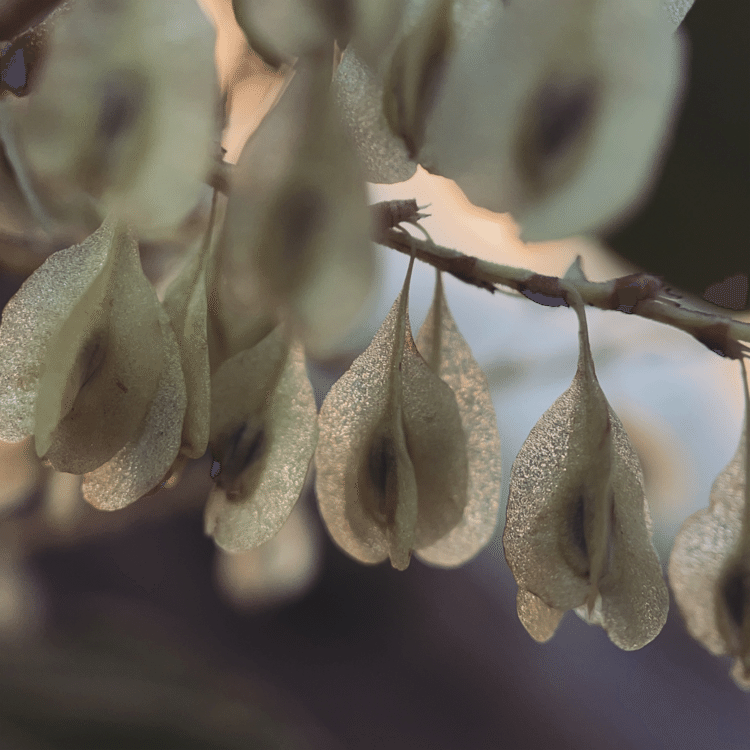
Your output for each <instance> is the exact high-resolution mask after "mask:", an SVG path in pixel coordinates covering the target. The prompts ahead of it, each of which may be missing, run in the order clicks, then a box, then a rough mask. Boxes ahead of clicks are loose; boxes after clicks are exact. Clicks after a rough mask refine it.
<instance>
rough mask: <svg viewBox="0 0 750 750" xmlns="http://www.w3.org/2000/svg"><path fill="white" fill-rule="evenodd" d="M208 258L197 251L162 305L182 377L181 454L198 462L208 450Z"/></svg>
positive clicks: (209, 387) (201, 250)
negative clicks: (184, 398) (184, 403)
mask: <svg viewBox="0 0 750 750" xmlns="http://www.w3.org/2000/svg"><path fill="white" fill-rule="evenodd" d="M208 258H209V254H208V247H206V246H203V247H200V248H198V249H197V251H196V252H195V254H194V255H193V257H192V258H190V259H189V260H188V262H187V263H186V264H185V267H184V268H183V269H182V271H181V272H180V274H179V275H178V276H177V278H176V279H175V280H174V281H173V282H172V283H171V284H170V285H169V288H168V289H167V292H166V295H165V297H164V302H163V305H164V309H165V310H166V312H167V315H168V316H169V320H170V323H171V325H172V329H173V330H174V332H175V336H176V338H177V345H178V347H179V350H180V361H181V362H182V371H183V374H184V377H185V388H186V391H187V410H186V412H185V421H184V424H183V427H182V452H183V453H184V455H185V456H187V457H188V458H200V457H201V456H202V455H203V454H204V453H205V452H206V448H207V447H208V433H209V420H210V417H211V374H210V370H209V361H208V302H207V298H206V264H207V262H208Z"/></svg>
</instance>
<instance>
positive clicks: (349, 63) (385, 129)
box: [333, 48, 417, 184]
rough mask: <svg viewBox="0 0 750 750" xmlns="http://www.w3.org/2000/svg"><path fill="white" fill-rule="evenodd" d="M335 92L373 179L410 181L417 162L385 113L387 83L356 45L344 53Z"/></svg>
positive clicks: (348, 130)
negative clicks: (384, 98)
mask: <svg viewBox="0 0 750 750" xmlns="http://www.w3.org/2000/svg"><path fill="white" fill-rule="evenodd" d="M333 93H334V96H335V98H336V105H337V106H338V108H339V110H340V112H341V121H342V123H343V126H344V129H345V130H346V133H347V136H348V137H349V140H350V141H351V142H352V144H353V145H354V148H355V149H356V151H357V155H358V156H359V158H360V160H361V161H362V165H363V167H364V177H365V179H367V180H368V181H370V182H378V183H388V184H390V183H393V182H404V181H405V180H408V179H409V178H410V177H411V176H412V175H413V174H414V173H415V172H416V171H417V163H416V162H415V161H413V160H411V159H410V158H409V156H408V154H407V150H406V146H405V145H404V142H403V141H402V140H401V138H399V137H398V136H397V135H395V134H394V133H393V131H392V130H391V129H390V127H389V125H388V122H387V121H386V119H385V115H384V114H383V83H382V81H380V80H379V78H378V76H377V74H376V73H375V72H374V71H373V70H372V69H371V68H370V67H369V66H368V65H367V64H366V63H365V62H364V61H363V60H361V59H360V57H359V52H358V50H357V49H355V48H349V49H347V50H346V51H345V52H344V55H343V57H342V58H341V62H340V63H339V65H338V67H337V68H336V73H335V74H334V77H333Z"/></svg>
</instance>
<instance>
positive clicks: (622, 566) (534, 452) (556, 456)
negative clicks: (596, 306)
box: [503, 290, 669, 650]
mask: <svg viewBox="0 0 750 750" xmlns="http://www.w3.org/2000/svg"><path fill="white" fill-rule="evenodd" d="M567 295H568V299H569V300H570V302H571V304H572V305H573V306H574V307H575V308H576V312H577V313H578V316H579V322H580V333H579V339H580V355H579V360H578V369H577V371H576V375H575V377H574V379H573V382H572V383H571V385H570V387H569V388H568V390H567V391H566V392H565V393H564V394H563V395H562V396H560V398H558V399H557V401H555V403H554V404H553V405H552V406H551V407H550V408H549V409H548V410H547V411H546V412H545V413H544V414H543V415H542V417H541V419H540V420H539V421H538V422H537V424H536V425H535V426H534V428H533V429H532V431H531V433H530V435H529V437H528V438H527V439H526V441H525V442H524V444H523V446H522V447H521V450H520V451H519V453H518V456H517V457H516V460H515V461H514V462H513V468H512V470H511V480H510V495H509V498H508V509H507V522H506V527H505V532H504V534H503V544H504V546H505V556H506V559H507V561H508V565H509V566H510V568H511V570H512V571H513V575H514V576H515V578H516V582H517V583H518V586H519V589H520V590H521V591H522V592H525V593H522V594H520V595H519V598H518V614H519V617H520V619H521V622H522V623H523V624H524V626H525V627H526V629H527V630H528V631H529V633H530V634H531V635H532V636H533V637H534V638H536V639H537V640H542V641H543V640H547V639H548V638H550V637H551V635H552V633H553V632H554V628H555V626H556V623H557V621H559V619H560V617H561V616H562V613H563V612H565V611H566V610H568V609H577V608H581V609H580V610H579V613H580V614H582V616H584V618H585V619H587V620H589V621H590V622H591V623H593V624H598V625H601V626H602V627H603V628H604V629H605V630H606V631H607V634H608V635H609V638H610V640H611V641H612V642H613V643H614V644H615V645H617V646H619V647H620V648H622V649H625V650H632V649H637V648H641V647H642V646H644V645H645V644H647V643H648V642H649V641H651V640H652V639H653V638H654V637H656V635H657V634H658V633H659V631H660V630H661V628H662V626H663V625H664V622H665V620H666V616H667V609H668V605H669V597H668V594H667V588H666V586H665V584H664V581H663V579H662V574H661V566H660V564H659V559H658V557H657V555H656V551H655V550H654V547H653V545H652V543H651V522H650V518H649V514H648V508H647V505H646V499H645V495H644V490H643V476H642V472H641V469H640V466H639V463H638V459H637V456H636V454H635V450H634V449H633V447H632V445H631V443H630V440H629V439H628V436H627V434H626V433H625V430H624V428H623V426H622V424H621V422H620V420H619V419H618V418H617V415H616V414H615V413H614V412H613V411H612V408H611V407H610V406H609V404H608V403H607V400H606V398H605V397H604V394H603V393H602V391H601V388H600V387H599V383H598V381H597V379H596V374H595V372H594V363H593V359H592V357H591V350H590V348H589V341H588V331H587V328H586V320H585V315H584V311H583V303H582V301H581V300H580V296H578V295H577V293H575V292H574V291H573V290H570V291H568V292H567Z"/></svg>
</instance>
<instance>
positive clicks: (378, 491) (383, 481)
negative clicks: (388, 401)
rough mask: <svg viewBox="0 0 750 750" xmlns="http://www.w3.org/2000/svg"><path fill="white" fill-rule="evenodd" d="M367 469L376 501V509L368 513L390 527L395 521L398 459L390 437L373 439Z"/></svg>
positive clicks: (381, 436)
mask: <svg viewBox="0 0 750 750" xmlns="http://www.w3.org/2000/svg"><path fill="white" fill-rule="evenodd" d="M367 469H368V473H369V477H370V481H371V482H372V487H373V489H374V491H375V499H376V501H377V507H376V508H371V509H370V511H371V512H373V515H375V517H376V518H377V520H378V521H380V522H381V523H382V522H384V523H385V524H386V525H391V524H393V523H394V522H395V519H396V502H397V494H396V491H395V490H396V481H397V472H398V458H397V454H396V446H395V445H394V444H393V440H392V438H391V437H390V436H387V435H380V436H378V437H377V438H375V440H374V441H373V443H372V447H371V448H370V452H369V454H368V462H367Z"/></svg>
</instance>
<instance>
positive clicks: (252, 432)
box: [216, 418, 267, 489]
mask: <svg viewBox="0 0 750 750" xmlns="http://www.w3.org/2000/svg"><path fill="white" fill-rule="evenodd" d="M266 443H267V435H266V431H265V428H264V425H263V422H262V421H261V420H259V419H257V418H251V419H249V420H248V421H247V422H245V423H243V424H241V425H240V426H239V427H238V428H237V429H236V430H235V431H234V432H233V433H232V434H231V435H230V436H229V438H228V439H227V440H226V441H225V443H224V446H223V449H222V452H221V453H222V455H221V456H220V457H217V460H218V462H219V465H220V467H221V468H220V469H219V472H218V476H217V477H216V484H217V485H218V486H219V487H221V488H222V489H227V488H229V487H230V486H231V485H233V484H234V483H235V481H236V480H237V478H238V477H239V476H240V474H242V473H243V472H244V471H245V470H246V469H247V468H248V467H249V466H251V465H252V464H255V463H258V462H259V461H260V459H261V457H262V456H263V453H264V451H265V449H266Z"/></svg>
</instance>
